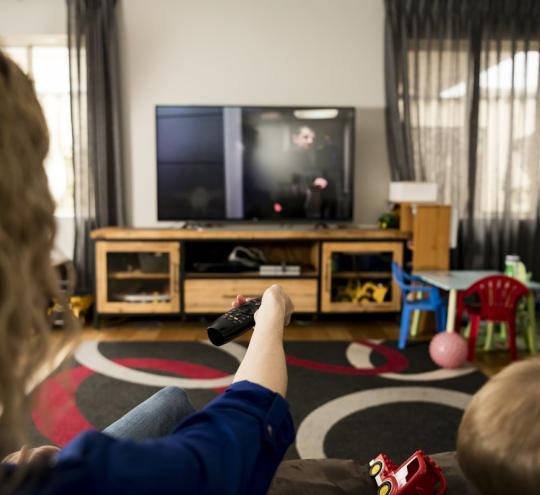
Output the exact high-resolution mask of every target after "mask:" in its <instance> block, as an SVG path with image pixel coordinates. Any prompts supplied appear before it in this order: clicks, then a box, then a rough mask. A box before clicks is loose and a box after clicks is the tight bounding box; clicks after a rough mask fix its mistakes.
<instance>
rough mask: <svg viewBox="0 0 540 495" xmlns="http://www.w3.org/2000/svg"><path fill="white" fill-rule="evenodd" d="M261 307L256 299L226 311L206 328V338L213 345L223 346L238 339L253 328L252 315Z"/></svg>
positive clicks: (259, 299) (253, 320) (257, 298)
mask: <svg viewBox="0 0 540 495" xmlns="http://www.w3.org/2000/svg"><path fill="white" fill-rule="evenodd" d="M260 305H261V298H260V297H256V298H254V299H250V300H249V301H248V302H246V303H244V304H242V305H241V306H238V307H237V308H233V309H231V310H230V311H227V313H225V314H224V315H221V316H220V317H219V318H218V319H217V320H216V321H214V323H212V324H211V325H210V326H209V327H208V338H209V339H210V342H212V344H214V345H218V346H219V345H223V344H226V343H227V342H230V341H231V340H233V339H235V338H236V337H238V336H239V335H240V334H242V333H244V332H245V331H246V330H249V329H250V328H253V326H254V325H255V319H254V318H253V315H254V314H255V312H256V311H257V310H258V309H259V306H260Z"/></svg>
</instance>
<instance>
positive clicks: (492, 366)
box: [82, 316, 510, 376]
mask: <svg viewBox="0 0 540 495" xmlns="http://www.w3.org/2000/svg"><path fill="white" fill-rule="evenodd" d="M208 324H209V321H207V320H203V319H191V320H187V321H178V320H174V321H171V320H169V321H167V320H158V319H140V320H139V319H133V318H131V319H127V318H126V319H119V318H115V319H110V320H106V321H104V322H103V324H102V326H101V328H100V329H94V328H93V327H91V326H89V325H87V326H86V327H85V328H84V331H83V333H82V338H83V339H84V340H106V341H115V340H116V341H118V340H124V341H125V340H128V341H141V340H142V341H194V340H204V339H207V335H206V327H207V325H208ZM398 331H399V325H398V320H397V318H396V317H395V316H386V317H380V318H379V317H371V316H365V317H363V318H359V317H355V318H353V319H349V320H346V319H343V320H341V319H339V320H338V319H336V320H311V319H309V320H300V319H297V320H296V321H293V323H292V324H291V325H290V326H288V327H287V328H286V331H285V340H338V341H339V340H345V341H352V340H358V339H366V338H367V339H382V340H397V336H398ZM419 338H420V339H422V340H425V339H429V338H430V335H422V336H420V337H419ZM238 340H240V341H247V340H249V333H247V334H245V335H243V336H242V337H240V338H239V339H238ZM509 362H510V360H509V356H508V352H507V351H503V352H499V351H493V352H489V353H486V352H478V353H477V359H476V365H477V366H478V367H479V368H480V369H481V370H482V371H483V372H484V373H485V374H486V375H488V376H492V375H494V374H495V373H497V372H498V371H500V370H501V369H502V368H504V367H505V366H506V365H507V364H508V363H509Z"/></svg>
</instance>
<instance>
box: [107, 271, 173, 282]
mask: <svg viewBox="0 0 540 495" xmlns="http://www.w3.org/2000/svg"><path fill="white" fill-rule="evenodd" d="M107 277H108V278H113V279H116V280H168V279H169V278H170V274H169V273H161V272H156V273H146V272H141V271H131V272H110V273H109V274H108V275H107Z"/></svg>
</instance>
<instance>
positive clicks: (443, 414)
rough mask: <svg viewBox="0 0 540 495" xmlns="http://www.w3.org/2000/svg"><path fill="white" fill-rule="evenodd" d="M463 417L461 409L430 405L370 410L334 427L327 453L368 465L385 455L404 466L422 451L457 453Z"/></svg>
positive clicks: (409, 404) (406, 404)
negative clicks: (460, 423) (404, 462)
mask: <svg viewBox="0 0 540 495" xmlns="http://www.w3.org/2000/svg"><path fill="white" fill-rule="evenodd" d="M462 415H463V411H462V410H460V409H457V408H454V407H449V406H445V405H442V404H434V403H426V402H399V403H390V404H385V405H382V406H376V407H370V408H368V409H365V410H363V411H359V412H356V413H354V414H351V415H350V416H348V417H346V418H345V419H343V420H342V421H340V422H339V423H337V424H336V425H334V426H333V427H332V428H331V429H330V431H329V432H328V434H327V435H326V438H325V442H324V451H325V454H326V456H327V457H329V458H342V459H350V458H352V459H355V460H359V461H361V462H366V463H367V462H369V461H370V460H371V459H373V458H374V457H376V456H377V455H378V454H380V453H384V454H387V455H389V456H390V457H391V458H392V459H393V460H394V462H396V463H397V464H400V463H401V462H403V461H404V460H406V459H407V458H408V457H409V456H410V455H411V454H412V453H413V452H414V451H416V450H418V449H422V450H424V452H426V453H430V454H433V453H437V452H446V451H450V450H455V447H456V432H457V428H458V425H459V422H460V420H461V417H462ZM352 439H354V440H352Z"/></svg>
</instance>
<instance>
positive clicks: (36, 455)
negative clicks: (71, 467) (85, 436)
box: [2, 445, 60, 464]
mask: <svg viewBox="0 0 540 495" xmlns="http://www.w3.org/2000/svg"><path fill="white" fill-rule="evenodd" d="M58 452H60V449H59V448H58V447H55V446H54V445H42V446H41V447H36V448H33V449H29V448H28V447H26V446H24V447H23V448H22V449H21V450H17V452H12V453H11V454H9V455H8V456H6V457H5V458H4V460H3V461H2V462H3V463H4V462H5V463H8V464H20V463H23V462H30V461H36V460H48V461H49V462H50V461H52V459H53V457H54V456H55V455H56V454H57V453H58Z"/></svg>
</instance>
